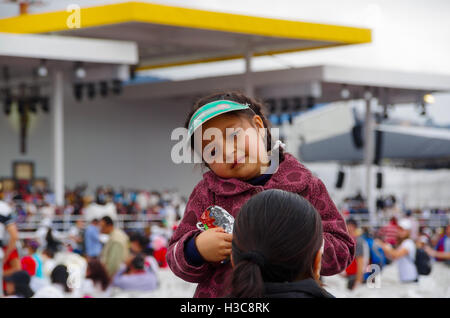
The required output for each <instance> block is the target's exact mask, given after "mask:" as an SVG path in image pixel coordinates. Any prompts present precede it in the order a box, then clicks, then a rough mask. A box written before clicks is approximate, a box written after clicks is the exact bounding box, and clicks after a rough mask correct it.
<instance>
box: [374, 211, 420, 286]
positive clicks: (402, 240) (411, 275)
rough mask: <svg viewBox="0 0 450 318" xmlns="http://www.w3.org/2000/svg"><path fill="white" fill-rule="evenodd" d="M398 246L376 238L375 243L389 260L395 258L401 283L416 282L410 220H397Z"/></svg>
mask: <svg viewBox="0 0 450 318" xmlns="http://www.w3.org/2000/svg"><path fill="white" fill-rule="evenodd" d="M398 225H399V227H400V231H399V236H398V239H399V246H398V247H397V248H393V247H392V245H390V244H389V243H384V242H383V241H381V240H376V243H377V244H378V245H379V246H380V247H381V248H382V249H383V251H384V253H385V254H386V256H387V257H388V258H390V259H391V260H395V261H396V262H397V265H398V272H399V277H400V281H401V282H402V283H417V282H418V281H419V274H418V272H417V268H416V265H415V264H414V260H415V257H416V244H415V242H414V241H413V240H412V239H411V238H410V231H411V228H412V223H411V220H409V219H406V218H405V219H401V220H400V221H399V224H398Z"/></svg>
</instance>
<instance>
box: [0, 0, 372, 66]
mask: <svg viewBox="0 0 450 318" xmlns="http://www.w3.org/2000/svg"><path fill="white" fill-rule="evenodd" d="M71 14H72V13H70V12H66V11H57V12H47V13H38V14H28V15H22V16H17V17H11V18H6V19H0V32H10V33H50V32H51V33H53V34H55V33H56V34H64V35H70V36H81V37H91V38H103V39H116V40H127V41H135V42H136V43H137V44H138V46H139V60H140V63H139V66H140V69H149V68H156V67H165V66H173V65H183V64H190V63H199V62H205V61H218V60H226V59H235V58H241V57H243V56H245V54H246V53H245V52H246V51H247V50H248V49H250V50H251V51H252V54H253V56H259V55H270V54H276V53H285V52H295V51H302V50H311V49H317V48H326V47H334V46H341V45H349V44H359V43H368V42H370V41H371V31H370V29H366V28H356V27H348V26H338V25H330V24H320V23H310V22H302V21H288V20H280V19H270V18H262V17H254V16H245V15H238V14H229V13H221V12H211V11H205V10H197V9H189V8H181V7H173V6H166V5H160V4H151V3H145V2H125V3H118V4H109V5H103V6H97V7H87V8H82V9H81V11H80V18H81V20H80V22H81V28H77V29H69V27H68V26H67V20H68V18H69V17H70V15H71Z"/></svg>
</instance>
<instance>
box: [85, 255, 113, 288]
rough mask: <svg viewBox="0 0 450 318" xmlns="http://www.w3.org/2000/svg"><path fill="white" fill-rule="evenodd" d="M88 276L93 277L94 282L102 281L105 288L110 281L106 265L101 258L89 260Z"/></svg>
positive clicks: (101, 283)
mask: <svg viewBox="0 0 450 318" xmlns="http://www.w3.org/2000/svg"><path fill="white" fill-rule="evenodd" d="M86 278H89V279H91V280H92V281H93V282H94V283H100V285H101V286H102V289H103V290H106V288H108V286H109V283H110V279H109V276H108V273H107V272H106V269H105V266H103V264H102V263H101V262H100V260H98V259H96V258H92V259H90V260H89V261H88V266H87V270H86Z"/></svg>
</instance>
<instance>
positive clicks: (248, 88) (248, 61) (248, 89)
mask: <svg viewBox="0 0 450 318" xmlns="http://www.w3.org/2000/svg"><path fill="white" fill-rule="evenodd" d="M252 56H253V52H252V49H251V45H250V44H248V45H247V47H246V50H245V84H244V85H245V94H246V95H247V96H249V97H252V98H253V97H254V95H255V92H254V87H253V81H252V78H251V74H252Z"/></svg>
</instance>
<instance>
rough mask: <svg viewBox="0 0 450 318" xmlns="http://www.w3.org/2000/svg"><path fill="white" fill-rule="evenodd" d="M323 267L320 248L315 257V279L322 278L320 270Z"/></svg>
mask: <svg viewBox="0 0 450 318" xmlns="http://www.w3.org/2000/svg"><path fill="white" fill-rule="evenodd" d="M321 269H322V249H319V250H318V251H317V253H316V257H314V268H313V270H314V279H315V280H318V279H319V278H320V270H321Z"/></svg>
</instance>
